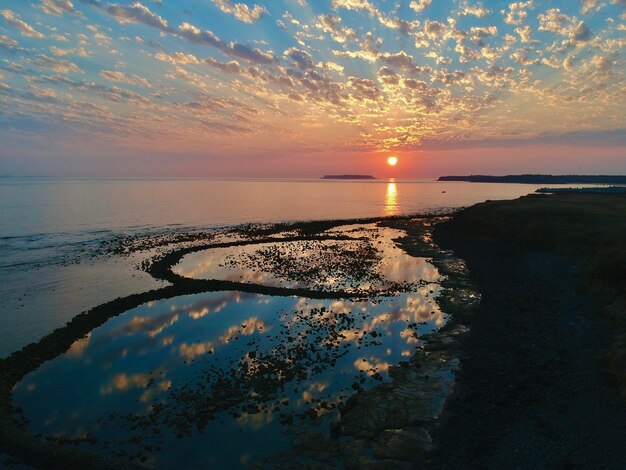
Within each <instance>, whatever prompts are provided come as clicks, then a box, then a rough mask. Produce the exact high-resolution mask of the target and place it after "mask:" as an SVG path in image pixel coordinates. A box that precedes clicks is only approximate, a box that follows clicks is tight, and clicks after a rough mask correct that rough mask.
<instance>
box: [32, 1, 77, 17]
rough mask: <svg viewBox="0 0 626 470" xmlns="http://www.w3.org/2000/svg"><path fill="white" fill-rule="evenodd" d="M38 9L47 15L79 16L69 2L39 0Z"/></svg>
mask: <svg viewBox="0 0 626 470" xmlns="http://www.w3.org/2000/svg"><path fill="white" fill-rule="evenodd" d="M40 8H41V9H42V10H43V11H44V12H45V13H48V14H49V15H55V16H61V15H63V13H69V14H71V15H77V16H80V15H81V13H80V12H79V11H77V10H76V9H75V8H74V4H73V3H72V2H71V1H70V0H41V5H40Z"/></svg>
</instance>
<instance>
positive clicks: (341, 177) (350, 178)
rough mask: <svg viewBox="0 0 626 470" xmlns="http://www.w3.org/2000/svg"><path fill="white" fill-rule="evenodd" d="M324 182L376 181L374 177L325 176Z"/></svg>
mask: <svg viewBox="0 0 626 470" xmlns="http://www.w3.org/2000/svg"><path fill="white" fill-rule="evenodd" d="M322 179H323V180H375V179H376V178H375V177H373V176H372V175H324V176H323V177H322Z"/></svg>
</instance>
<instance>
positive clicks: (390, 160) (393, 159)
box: [387, 157, 398, 166]
mask: <svg viewBox="0 0 626 470" xmlns="http://www.w3.org/2000/svg"><path fill="white" fill-rule="evenodd" d="M397 164H398V157H388V158H387V165H389V166H396V165H397Z"/></svg>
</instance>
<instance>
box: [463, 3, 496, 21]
mask: <svg viewBox="0 0 626 470" xmlns="http://www.w3.org/2000/svg"><path fill="white" fill-rule="evenodd" d="M489 13H490V12H489V8H487V7H485V6H484V5H483V4H482V3H476V4H470V3H469V2H467V1H464V2H462V3H461V4H460V5H459V9H458V14H459V15H460V16H475V17H477V18H482V17H484V16H487V15H488V14H489Z"/></svg>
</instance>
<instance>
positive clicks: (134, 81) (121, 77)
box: [100, 70, 152, 88]
mask: <svg viewBox="0 0 626 470" xmlns="http://www.w3.org/2000/svg"><path fill="white" fill-rule="evenodd" d="M100 76H101V77H102V78H104V79H106V80H109V81H112V82H118V83H126V84H128V85H135V86H139V87H145V88H152V85H151V84H150V82H149V81H148V80H146V79H145V78H143V77H140V76H138V75H127V74H126V73H124V72H120V71H114V70H103V71H101V72H100Z"/></svg>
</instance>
